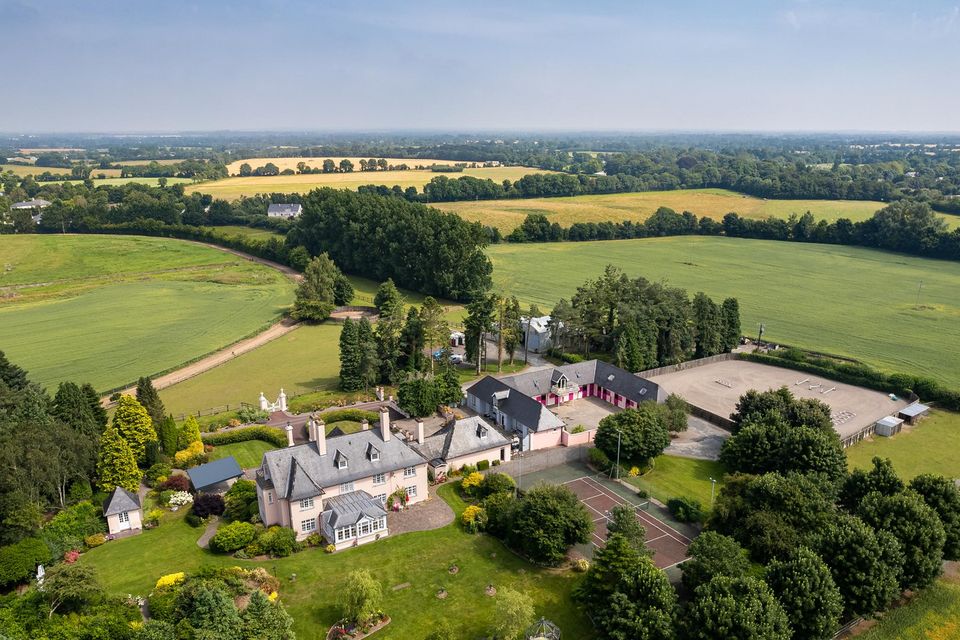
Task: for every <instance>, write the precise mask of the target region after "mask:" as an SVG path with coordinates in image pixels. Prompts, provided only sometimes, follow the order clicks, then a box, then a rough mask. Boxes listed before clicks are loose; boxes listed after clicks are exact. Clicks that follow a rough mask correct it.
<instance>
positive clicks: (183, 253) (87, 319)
mask: <svg viewBox="0 0 960 640" xmlns="http://www.w3.org/2000/svg"><path fill="white" fill-rule="evenodd" d="M0 266H2V268H3V271H2V272H0V300H2V301H0V350H3V351H5V352H6V355H7V357H8V358H10V360H12V361H13V362H16V363H17V364H19V365H21V366H23V367H24V368H26V369H27V370H28V371H29V372H30V375H31V378H32V379H33V380H35V381H37V382H39V383H41V384H43V385H45V386H47V387H52V386H55V385H56V384H57V383H59V382H61V381H63V380H76V381H78V382H90V383H92V384H93V385H94V387H96V388H97V389H99V390H107V389H111V388H115V387H118V386H120V385H124V384H127V383H129V382H131V381H133V380H136V378H137V377H139V376H141V375H152V374H156V373H159V372H161V371H164V370H167V369H170V368H174V367H177V366H179V365H181V364H183V363H185V362H187V361H190V360H193V359H195V358H197V357H199V356H201V355H203V354H205V353H208V352H210V351H213V350H216V349H218V348H220V347H223V346H225V345H227V344H230V343H232V342H234V341H236V340H238V339H240V338H243V337H244V336H246V335H249V334H251V333H253V332H256V331H257V330H258V329H260V328H261V327H263V326H265V325H266V324H268V323H270V322H271V321H273V320H274V319H275V318H276V317H277V316H278V315H280V314H281V313H282V312H283V311H284V310H285V309H286V308H287V306H288V305H289V304H290V302H291V301H292V298H293V283H292V282H290V281H289V280H288V279H287V278H286V277H284V276H282V275H281V274H279V273H278V272H276V271H274V270H272V269H269V268H267V267H263V266H260V265H257V264H254V263H251V262H249V261H246V260H242V259H239V258H237V257H236V256H234V255H231V254H228V253H225V252H222V251H218V250H216V249H211V248H208V247H203V246H200V245H196V244H192V243H188V242H183V241H179V240H168V239H162V238H146V237H136V236H45V235H26V236H5V237H4V240H3V242H2V243H0Z"/></svg>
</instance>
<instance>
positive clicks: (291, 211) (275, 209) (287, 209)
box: [267, 204, 303, 217]
mask: <svg viewBox="0 0 960 640" xmlns="http://www.w3.org/2000/svg"><path fill="white" fill-rule="evenodd" d="M301 211H303V206H302V205H299V204H271V205H270V206H268V207H267V215H268V216H269V215H271V214H272V215H274V216H284V217H296V216H298V215H300V212H301Z"/></svg>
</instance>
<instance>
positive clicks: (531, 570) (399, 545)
mask: <svg viewBox="0 0 960 640" xmlns="http://www.w3.org/2000/svg"><path fill="white" fill-rule="evenodd" d="M452 490H453V487H452V485H447V486H444V487H441V488H440V490H439V493H440V495H441V496H442V497H448V496H449V497H450V498H451V499H450V500H449V502H450V504H451V505H452V506H454V507H457V508H458V509H462V507H463V503H462V501H460V500H457V499H455V496H453V492H452ZM434 491H435V489H434V488H431V494H433V497H432V498H431V499H432V500H439V499H441V498H438V497H437V496H436V494H435V493H434ZM184 513H185V511H181V512H179V513H167V514H166V515H165V517H164V520H163V522H162V523H161V525H160V526H159V527H157V528H156V529H151V530H148V531H144V532H143V533H142V534H141V535H139V536H134V537H132V538H126V539H124V540H116V541H112V542H109V543H107V544H105V545H103V546H101V547H97V548H96V549H92V550H90V551H89V552H87V553H85V554H84V555H83V556H82V557H81V560H80V562H82V563H85V564H88V565H90V566H91V567H93V568H94V569H95V570H96V572H97V575H98V577H99V579H100V581H101V583H102V584H103V585H104V588H105V589H106V591H107V592H108V593H111V594H116V595H126V594H140V595H147V594H148V593H149V592H150V591H151V590H152V588H153V585H154V584H155V583H156V580H157V578H159V577H160V576H162V575H165V574H168V573H174V572H176V571H188V572H189V571H196V570H197V569H199V568H201V567H206V566H237V565H239V566H242V567H247V568H252V567H258V566H259V567H263V568H265V569H266V570H267V571H269V572H271V573H273V574H274V575H276V576H277V577H279V578H280V581H281V584H282V587H281V589H280V599H281V600H282V601H283V603H284V605H285V606H286V607H287V610H288V611H289V612H290V615H291V616H293V619H294V631H295V632H296V634H297V637H298V638H300V639H301V640H320V639H321V638H324V637H325V634H326V632H327V629H328V628H329V627H330V626H331V625H332V624H333V623H335V622H336V621H337V619H338V618H339V614H338V610H337V604H336V603H337V601H338V596H339V593H340V590H341V589H342V587H343V585H344V583H345V580H346V576H347V574H348V573H349V572H350V571H353V570H356V569H367V570H369V571H370V573H372V574H373V575H374V576H375V577H376V579H377V580H378V581H379V582H380V583H381V585H382V586H383V593H384V602H383V609H384V611H385V612H386V613H387V614H388V615H389V616H390V617H391V618H392V622H391V623H390V625H389V626H387V627H386V628H385V629H383V630H382V631H379V632H378V633H377V638H382V639H384V640H399V639H406V638H424V637H426V635H427V634H428V633H429V632H430V630H431V629H433V628H434V626H435V625H436V624H437V623H438V622H439V621H440V620H447V621H448V622H450V623H451V624H452V625H453V626H454V628H455V630H456V632H457V636H458V637H463V638H476V637H481V636H484V635H486V634H488V633H489V630H490V628H491V627H492V626H493V623H494V620H495V617H496V615H497V605H498V600H497V598H496V597H488V596H486V595H484V590H485V589H486V586H487V585H488V584H493V585H494V586H495V587H497V588H501V589H502V588H505V587H509V588H512V589H515V590H517V591H520V592H522V593H525V594H527V595H528V596H530V598H531V599H532V600H533V603H534V608H535V610H536V614H537V615H538V616H541V615H542V616H546V617H547V618H549V619H551V620H553V621H554V622H555V623H557V624H558V625H559V626H560V628H561V630H562V632H563V635H564V637H565V638H588V637H590V636H591V630H590V626H589V621H588V620H587V619H586V617H585V616H584V615H583V614H582V613H581V612H580V610H579V609H578V608H577V606H576V604H575V602H574V600H573V598H572V595H571V590H572V589H573V586H574V585H575V584H576V582H577V577H578V574H574V573H572V572H570V571H563V570H552V569H542V568H539V567H536V566H534V565H531V564H529V563H528V562H526V561H524V560H522V559H520V558H519V557H517V556H516V555H514V554H513V553H511V552H510V551H509V550H507V549H506V548H505V547H504V546H503V544H502V543H500V542H499V541H498V540H496V539H495V538H492V537H490V536H487V535H483V534H479V535H470V534H467V533H464V532H463V531H462V530H461V529H460V528H459V527H458V526H457V525H456V524H450V525H447V526H445V527H443V528H441V529H436V530H433V531H420V532H415V533H406V534H400V535H396V536H393V535H391V536H388V537H387V538H384V539H382V540H379V541H377V542H375V543H371V544H367V545H363V546H361V547H358V548H356V549H348V550H345V551H341V552H339V553H335V554H327V553H324V552H323V551H322V550H321V549H319V548H311V549H307V550H305V551H302V552H300V553H297V554H294V555H292V556H290V557H288V558H279V559H271V560H268V561H265V562H254V561H249V560H238V559H235V558H232V557H230V556H222V555H215V554H212V553H210V552H209V551H206V550H203V549H200V548H199V547H198V546H197V544H196V541H197V538H199V537H200V534H201V533H202V532H203V530H202V529H200V528H197V529H194V528H192V527H190V526H189V525H187V524H186V523H185V522H184V520H183V515H184ZM414 559H415V560H414ZM454 563H456V564H457V566H458V567H459V568H460V571H459V572H458V573H457V574H456V575H451V574H450V572H449V568H450V565H451V564H454ZM131 567H136V570H135V571H132V570H131ZM294 573H295V574H296V580H295V581H294V580H292V578H291V576H292V574H294ZM395 587H396V588H395ZM441 587H442V588H445V589H446V590H447V594H448V595H447V597H446V598H445V599H443V600H440V599H438V598H436V592H437V591H438V590H439V589H440V588H441Z"/></svg>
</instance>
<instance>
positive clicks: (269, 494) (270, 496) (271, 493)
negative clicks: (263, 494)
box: [267, 491, 273, 504]
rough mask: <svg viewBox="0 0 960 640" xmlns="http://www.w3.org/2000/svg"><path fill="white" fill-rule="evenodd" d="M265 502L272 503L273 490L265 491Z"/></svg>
mask: <svg viewBox="0 0 960 640" xmlns="http://www.w3.org/2000/svg"><path fill="white" fill-rule="evenodd" d="M267 504H273V491H267Z"/></svg>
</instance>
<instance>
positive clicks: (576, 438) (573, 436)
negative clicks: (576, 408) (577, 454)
mask: <svg viewBox="0 0 960 640" xmlns="http://www.w3.org/2000/svg"><path fill="white" fill-rule="evenodd" d="M596 434H597V430H596V429H589V430H587V431H581V432H580V433H570V432H569V431H567V430H566V429H563V430H562V434H561V436H560V444H562V445H563V446H565V447H575V446H577V445H581V444H587V443H588V442H593V437H594V436H595V435H596Z"/></svg>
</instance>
